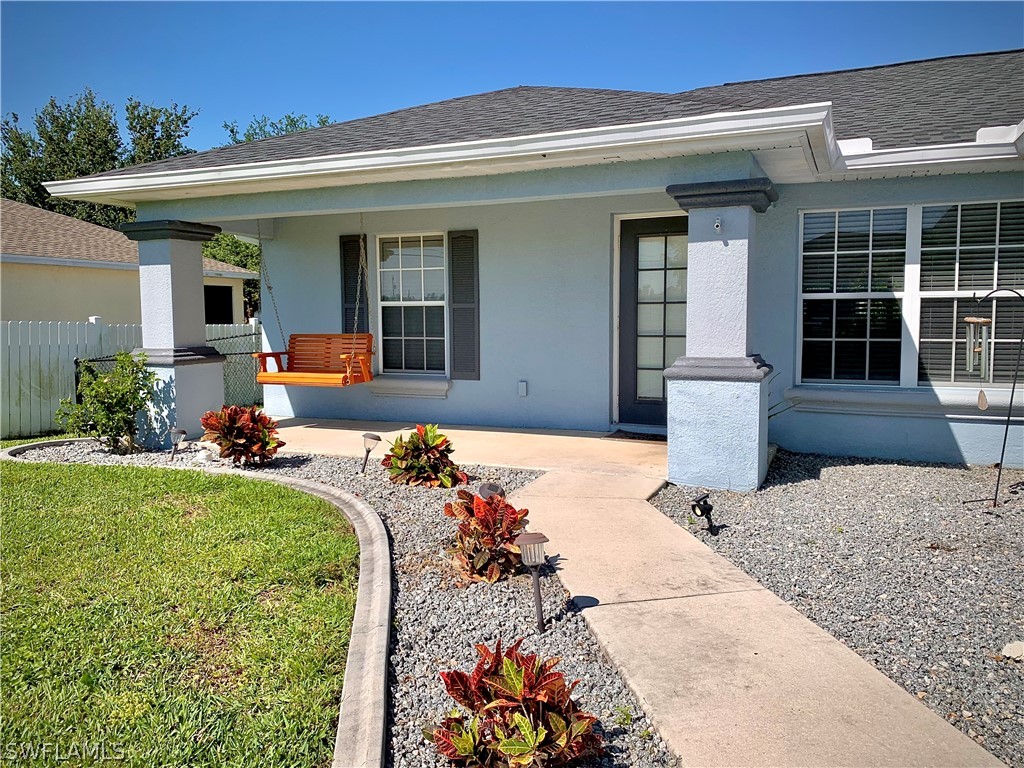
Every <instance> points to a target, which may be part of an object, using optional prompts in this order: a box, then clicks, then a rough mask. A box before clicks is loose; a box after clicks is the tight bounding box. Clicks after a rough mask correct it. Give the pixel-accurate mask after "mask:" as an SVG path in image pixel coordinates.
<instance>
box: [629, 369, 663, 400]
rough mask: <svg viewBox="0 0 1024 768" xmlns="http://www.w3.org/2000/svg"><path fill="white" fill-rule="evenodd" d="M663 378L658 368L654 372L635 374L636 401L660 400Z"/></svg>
mask: <svg viewBox="0 0 1024 768" xmlns="http://www.w3.org/2000/svg"><path fill="white" fill-rule="evenodd" d="M664 381H665V376H664V374H663V373H662V371H661V369H660V368H659V369H658V370H656V371H637V372H636V397H637V399H638V400H661V397H662V384H663V383H664Z"/></svg>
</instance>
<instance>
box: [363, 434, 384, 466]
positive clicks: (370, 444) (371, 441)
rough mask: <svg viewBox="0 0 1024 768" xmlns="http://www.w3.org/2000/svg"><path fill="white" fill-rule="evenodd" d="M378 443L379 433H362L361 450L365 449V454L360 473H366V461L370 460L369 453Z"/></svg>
mask: <svg viewBox="0 0 1024 768" xmlns="http://www.w3.org/2000/svg"><path fill="white" fill-rule="evenodd" d="M379 444H380V435H375V434H373V433H372V432H364V433H363V450H364V451H366V455H364V456H363V469H362V473H363V474H364V475H365V474H366V462H368V461H369V460H370V453H371V452H372V451H373V449H374V448H376V447H377V446H378V445H379Z"/></svg>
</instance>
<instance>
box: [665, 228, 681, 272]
mask: <svg viewBox="0 0 1024 768" xmlns="http://www.w3.org/2000/svg"><path fill="white" fill-rule="evenodd" d="M665 241H666V247H665V253H666V258H665V261H666V263H667V264H668V266H670V267H685V266H686V235H669V236H668V237H667V238H665Z"/></svg>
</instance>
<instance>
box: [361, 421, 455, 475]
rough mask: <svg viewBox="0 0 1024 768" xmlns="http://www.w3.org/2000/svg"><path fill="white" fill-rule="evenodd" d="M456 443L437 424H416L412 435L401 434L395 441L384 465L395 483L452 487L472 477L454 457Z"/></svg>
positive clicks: (385, 458) (382, 463)
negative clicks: (460, 467)
mask: <svg viewBox="0 0 1024 768" xmlns="http://www.w3.org/2000/svg"><path fill="white" fill-rule="evenodd" d="M454 450H455V447H454V446H453V445H452V444H451V441H450V440H449V439H448V438H447V437H445V436H444V435H442V434H441V433H440V432H438V431H437V424H427V425H426V426H423V425H422V424H417V425H416V432H415V433H413V434H410V435H409V437H408V438H407V439H406V438H403V437H402V436H401V435H399V436H398V437H396V438H395V442H393V443H392V444H391V451H390V452H389V453H387V454H386V455H385V456H384V460H383V461H381V466H383V467H384V468H386V469H387V471H388V475H390V477H391V482H392V483H403V484H405V485H425V486H427V487H429V488H435V487H437V486H439V485H443V486H444V487H445V488H451V487H453V486H456V485H458V484H459V483H465V482H468V481H469V477H468V476H467V475H466V473H465V472H463V471H461V470H460V469H459V467H458V465H457V464H456V463H455V462H454V461H452V459H451V455H452V452H453V451H454Z"/></svg>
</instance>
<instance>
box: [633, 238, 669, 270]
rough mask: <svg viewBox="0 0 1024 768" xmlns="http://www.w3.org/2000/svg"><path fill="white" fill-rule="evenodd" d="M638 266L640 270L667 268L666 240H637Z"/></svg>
mask: <svg viewBox="0 0 1024 768" xmlns="http://www.w3.org/2000/svg"><path fill="white" fill-rule="evenodd" d="M637 266H638V267H639V268H640V269H662V268H664V266H665V238H664V237H661V236H660V235H659V236H657V237H640V238H637Z"/></svg>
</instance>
